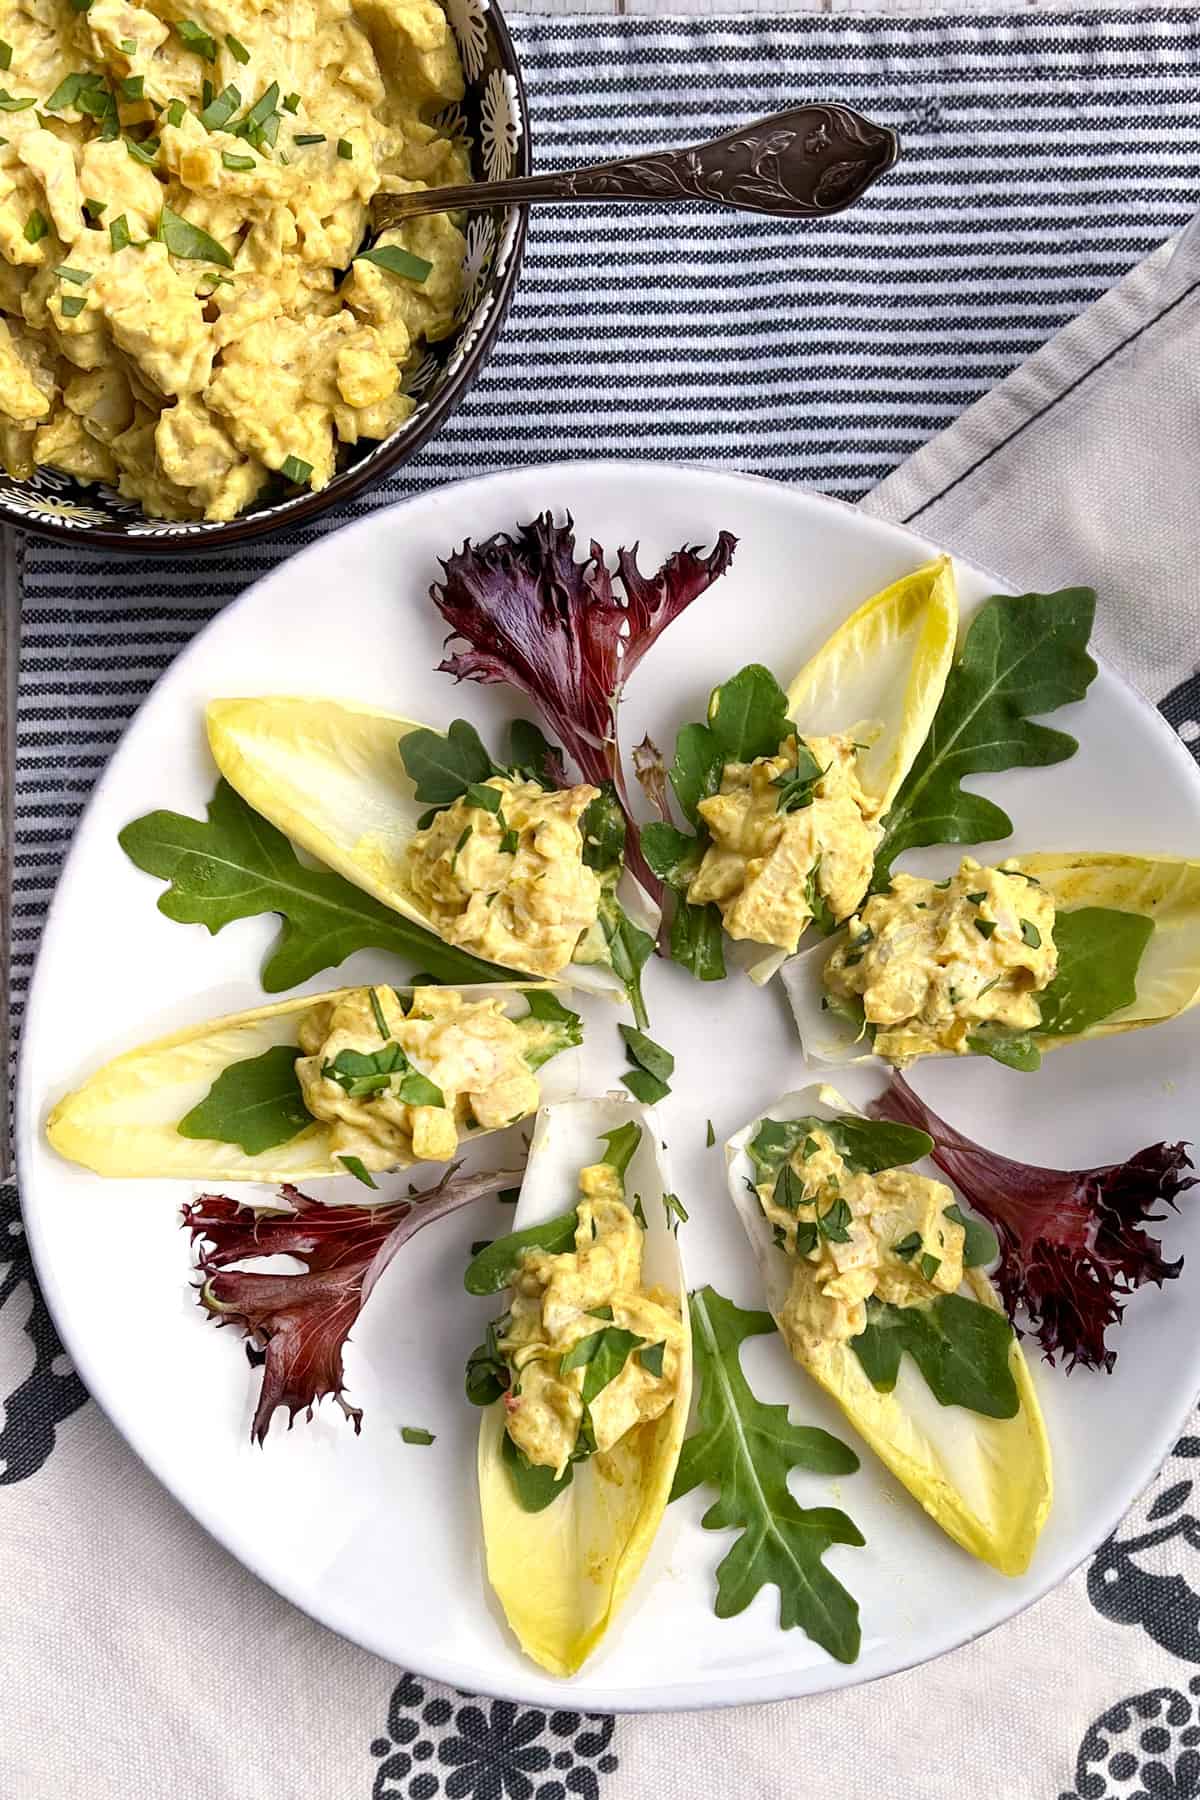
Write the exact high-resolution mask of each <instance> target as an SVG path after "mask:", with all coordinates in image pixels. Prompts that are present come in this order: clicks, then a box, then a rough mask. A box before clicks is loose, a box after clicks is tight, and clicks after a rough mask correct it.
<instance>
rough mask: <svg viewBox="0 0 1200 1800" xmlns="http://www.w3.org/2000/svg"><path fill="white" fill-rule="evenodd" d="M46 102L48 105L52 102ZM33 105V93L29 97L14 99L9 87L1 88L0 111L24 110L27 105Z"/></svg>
mask: <svg viewBox="0 0 1200 1800" xmlns="http://www.w3.org/2000/svg"><path fill="white" fill-rule="evenodd" d="M46 104H47V106H48V105H49V104H50V102H49V101H47V102H46ZM32 105H33V95H32V94H30V95H29V96H28V98H22V99H14V98H13V96H12V95H11V94H10V93H9V91H8V89H7V88H0V112H24V111H25V109H26V108H27V107H30V106H32Z"/></svg>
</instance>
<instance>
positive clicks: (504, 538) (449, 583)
mask: <svg viewBox="0 0 1200 1800" xmlns="http://www.w3.org/2000/svg"><path fill="white" fill-rule="evenodd" d="M736 543H737V540H736V538H734V537H733V536H732V535H731V534H730V533H729V532H728V531H722V532H720V533H719V535H718V537H717V541H716V543H715V545H714V546H713V548H712V550H711V551H709V553H708V554H707V555H702V554H701V553H700V551H699V550H698V549H695V548H692V549H689V548H685V549H682V550H677V551H676V552H675V554H674V555H673V556H670V557H668V558H667V560H666V562H665V563H663V565H662V567H661V568H660V569H659V570H658V571H657V572H656V573H655V574H654V575H651V576H646V575H643V574H642V572H641V570H640V569H639V568H638V566H637V546H636V545H635V546H634V548H633V549H632V550H619V551H618V552H617V568H618V570H619V573H620V580H621V584H622V586H623V587H624V590H625V598H624V600H623V601H622V600H620V599H618V597H617V596H616V594H615V593H614V592H613V578H612V576H611V575H610V573H609V570H608V568H607V566H606V563H605V556H604V551H603V550H602V549H601V547H600V545H599V544H597V543H595V542H593V544H592V546H591V550H590V553H589V555H588V556H587V557H585V559H584V560H583V561H582V562H577V561H576V558H575V533H574V528H573V522H572V520H571V517H570V514H568V515H567V520H566V523H565V524H564V525H556V524H555V523H554V520H553V517H552V516H551V514H550V513H543V514H542V515H541V516H540V518H537V519H534V520H532V521H531V522H530V523H529V524H528V525H520V526H518V527H517V531H516V534H515V536H509V535H508V533H506V532H500V533H498V534H497V535H496V536H495V537H492V538H488V539H487V540H486V542H484V543H479V544H472V543H471V541H470V539H468V540H467V541H466V543H464V545H463V547H462V549H461V550H460V551H458V552H457V553H456V554H454V555H452V556H451V557H450V558H449V559H448V561H446V562H444V563H443V564H442V568H443V570H444V571H445V580H444V581H441V582H435V583H434V585H433V586H432V588H431V589H430V596H431V598H432V600H433V603H434V605H435V606H436V607H437V608H438V611H439V612H440V613H441V614H442V617H443V618H444V619H445V621H446V623H447V624H448V625H449V626H450V636H449V637H448V638H447V640H446V642H447V645H450V644H452V642H453V640H454V639H456V638H457V639H461V640H462V643H463V646H464V647H463V648H461V649H452V650H451V652H450V654H449V655H448V656H447V657H446V659H445V661H444V662H442V663H440V664H439V665H438V667H439V668H440V669H442V670H444V671H445V672H446V673H448V674H450V675H453V676H455V677H456V679H457V680H459V681H483V682H498V681H507V682H508V683H509V684H510V685H511V686H513V687H515V688H519V689H520V690H521V692H522V693H523V694H527V695H528V696H529V698H530V700H531V701H532V702H533V704H534V705H535V706H536V707H537V708H538V710H539V711H540V712H541V714H542V717H543V718H544V719H545V720H546V722H547V724H548V725H549V727H550V729H551V732H552V734H553V735H554V737H556V738H557V739H558V740H559V741H560V742H561V743H562V744H563V745H565V747H566V749H567V752H568V754H569V755H570V756H571V758H572V760H573V761H574V762H575V764H576V766H577V767H578V769H579V771H580V774H581V775H582V776H583V778H584V779H585V780H586V781H590V782H593V783H594V784H595V785H596V786H597V787H603V786H604V784H605V783H606V782H608V781H611V782H612V784H613V786H614V787H615V788H616V791H617V794H618V797H619V799H620V802H621V807H622V810H623V812H624V813H625V817H626V821H627V823H628V825H629V826H630V829H629V831H628V832H627V838H626V851H627V856H628V859H629V862H630V865H631V867H633V868H634V869H635V872H636V873H637V875H638V878H639V880H641V881H642V882H643V885H645V886H647V887H648V888H649V889H650V891H651V892H652V893H655V894H657V893H659V892H660V888H659V883H658V881H657V880H656V879H655V877H654V876H653V875H652V874H651V873H650V871H649V869H648V868H646V866H645V864H644V863H643V861H642V857H641V849H640V845H639V841H638V832H637V829H636V827H635V826H634V824H633V820H632V817H631V815H630V812H629V803H628V794H627V791H626V786H625V778H624V774H623V771H622V768H621V758H620V753H619V751H618V748H617V707H618V705H619V704H620V699H621V690H622V688H623V686H624V684H625V681H626V680H627V679H628V677H629V676H630V675H631V674H632V672H633V670H634V669H635V668H636V667H637V665H638V663H639V662H640V661H641V659H642V657H643V656H644V655H645V654H646V651H647V650H648V649H649V648H650V646H651V644H653V643H654V642H655V640H656V639H657V638H658V636H659V635H660V633H661V632H663V631H665V630H666V628H667V626H668V625H669V624H670V623H671V621H672V619H677V618H678V617H679V615H680V613H681V612H683V611H684V610H685V609H686V608H687V607H688V606H690V605H691V603H692V601H693V600H695V599H696V598H697V597H698V596H699V595H700V594H702V593H704V591H705V589H706V588H708V587H710V586H711V585H712V583H713V582H714V581H715V580H716V579H717V578H718V576H720V575H723V574H724V573H725V570H726V569H727V568H728V567H729V564H730V561H731V559H732V557H733V552H734V548H735V546H736Z"/></svg>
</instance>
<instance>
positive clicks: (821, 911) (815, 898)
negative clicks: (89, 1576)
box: [804, 856, 839, 937]
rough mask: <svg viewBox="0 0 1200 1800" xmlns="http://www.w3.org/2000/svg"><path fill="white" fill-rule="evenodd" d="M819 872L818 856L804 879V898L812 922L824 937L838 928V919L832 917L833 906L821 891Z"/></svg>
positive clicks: (819, 860) (819, 859) (819, 862)
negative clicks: (818, 879)
mask: <svg viewBox="0 0 1200 1800" xmlns="http://www.w3.org/2000/svg"><path fill="white" fill-rule="evenodd" d="M820 873H821V858H820V857H819V856H818V858H817V860H816V862H815V863H814V864H813V866H812V868H811V869H810V870H809V871H808V874H807V876H806V877H805V880H804V898H805V900H806V902H807V903H808V910H809V912H810V913H811V914H812V921H813V924H814V925H815V926H816V928H817V930H818V931H819V932H821V933H822V934H823V936H825V937H830V936H831V935H832V933H833V932H835V931H836V930H837V928H838V923H839V921H838V920H837V919H836V918H835V917H834V914H833V908H832V907H831V906H830V904H829V902H828V900H827V899H826V898H825V896H824V894H823V893H822V892H821V889H820V887H819V886H818V882H817V878H818V876H819V875H820Z"/></svg>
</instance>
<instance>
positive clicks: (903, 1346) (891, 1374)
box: [850, 1294, 1021, 1419]
mask: <svg viewBox="0 0 1200 1800" xmlns="http://www.w3.org/2000/svg"><path fill="white" fill-rule="evenodd" d="M1012 1341H1013V1328H1012V1326H1011V1325H1010V1324H1009V1322H1008V1320H1007V1319H1006V1318H1005V1316H1004V1314H1003V1313H1002V1312H997V1311H996V1309H995V1307H992V1306H984V1305H983V1304H982V1302H980V1301H978V1300H967V1299H965V1298H964V1297H963V1296H962V1295H961V1294H943V1295H942V1296H941V1297H940V1299H937V1300H935V1301H934V1302H933V1305H932V1306H886V1305H881V1304H880V1302H879V1301H877V1300H874V1299H872V1300H870V1301H869V1302H868V1304H867V1326H866V1330H865V1331H863V1332H861V1333H860V1335H859V1336H858V1337H856V1338H851V1339H850V1348H851V1349H852V1350H853V1351H854V1353H855V1355H856V1356H857V1357H858V1360H859V1362H860V1363H861V1364H862V1366H863V1368H864V1369H865V1371H866V1374H867V1378H868V1380H869V1381H870V1383H871V1385H872V1387H875V1388H878V1389H879V1391H880V1393H884V1394H890V1393H891V1391H892V1389H893V1388H894V1387H895V1385H896V1377H897V1375H898V1373H899V1370H900V1358H901V1357H902V1356H903V1354H904V1352H905V1351H906V1350H907V1351H908V1353H909V1355H910V1356H911V1357H912V1358H913V1361H914V1362H915V1363H916V1365H917V1367H918V1368H919V1369H920V1371H921V1373H922V1375H923V1376H924V1377H925V1380H926V1383H927V1384H928V1386H929V1390H930V1392H931V1393H932V1395H933V1397H934V1399H935V1400H936V1401H937V1402H938V1404H939V1405H940V1406H962V1407H965V1408H966V1409H967V1410H968V1411H969V1412H977V1413H982V1414H983V1416H984V1417H985V1418H988V1419H1012V1418H1015V1417H1016V1414H1017V1412H1018V1410H1019V1408H1020V1404H1021V1402H1020V1397H1019V1395H1018V1393H1017V1384H1016V1382H1015V1380H1014V1379H1013V1373H1012V1370H1011V1368H1010V1367H1009V1362H1008V1353H1009V1350H1010V1348H1011V1346H1012Z"/></svg>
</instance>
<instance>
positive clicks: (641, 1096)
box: [621, 1069, 671, 1106]
mask: <svg viewBox="0 0 1200 1800" xmlns="http://www.w3.org/2000/svg"><path fill="white" fill-rule="evenodd" d="M621 1080H622V1081H623V1082H624V1084H625V1086H626V1087H627V1088H628V1089H629V1091H630V1093H631V1094H632V1095H633V1097H634V1099H635V1100H640V1101H641V1102H642V1105H643V1106H657V1104H658V1102H659V1101H660V1100H665V1099H666V1097H667V1095H668V1094H669V1093H670V1091H671V1090H670V1087H669V1086H668V1085H667V1083H666V1082H665V1081H660V1079H659V1077H658V1076H657V1075H651V1073H650V1071H649V1070H648V1069H627V1070H626V1071H625V1073H624V1075H622V1077H621Z"/></svg>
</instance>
